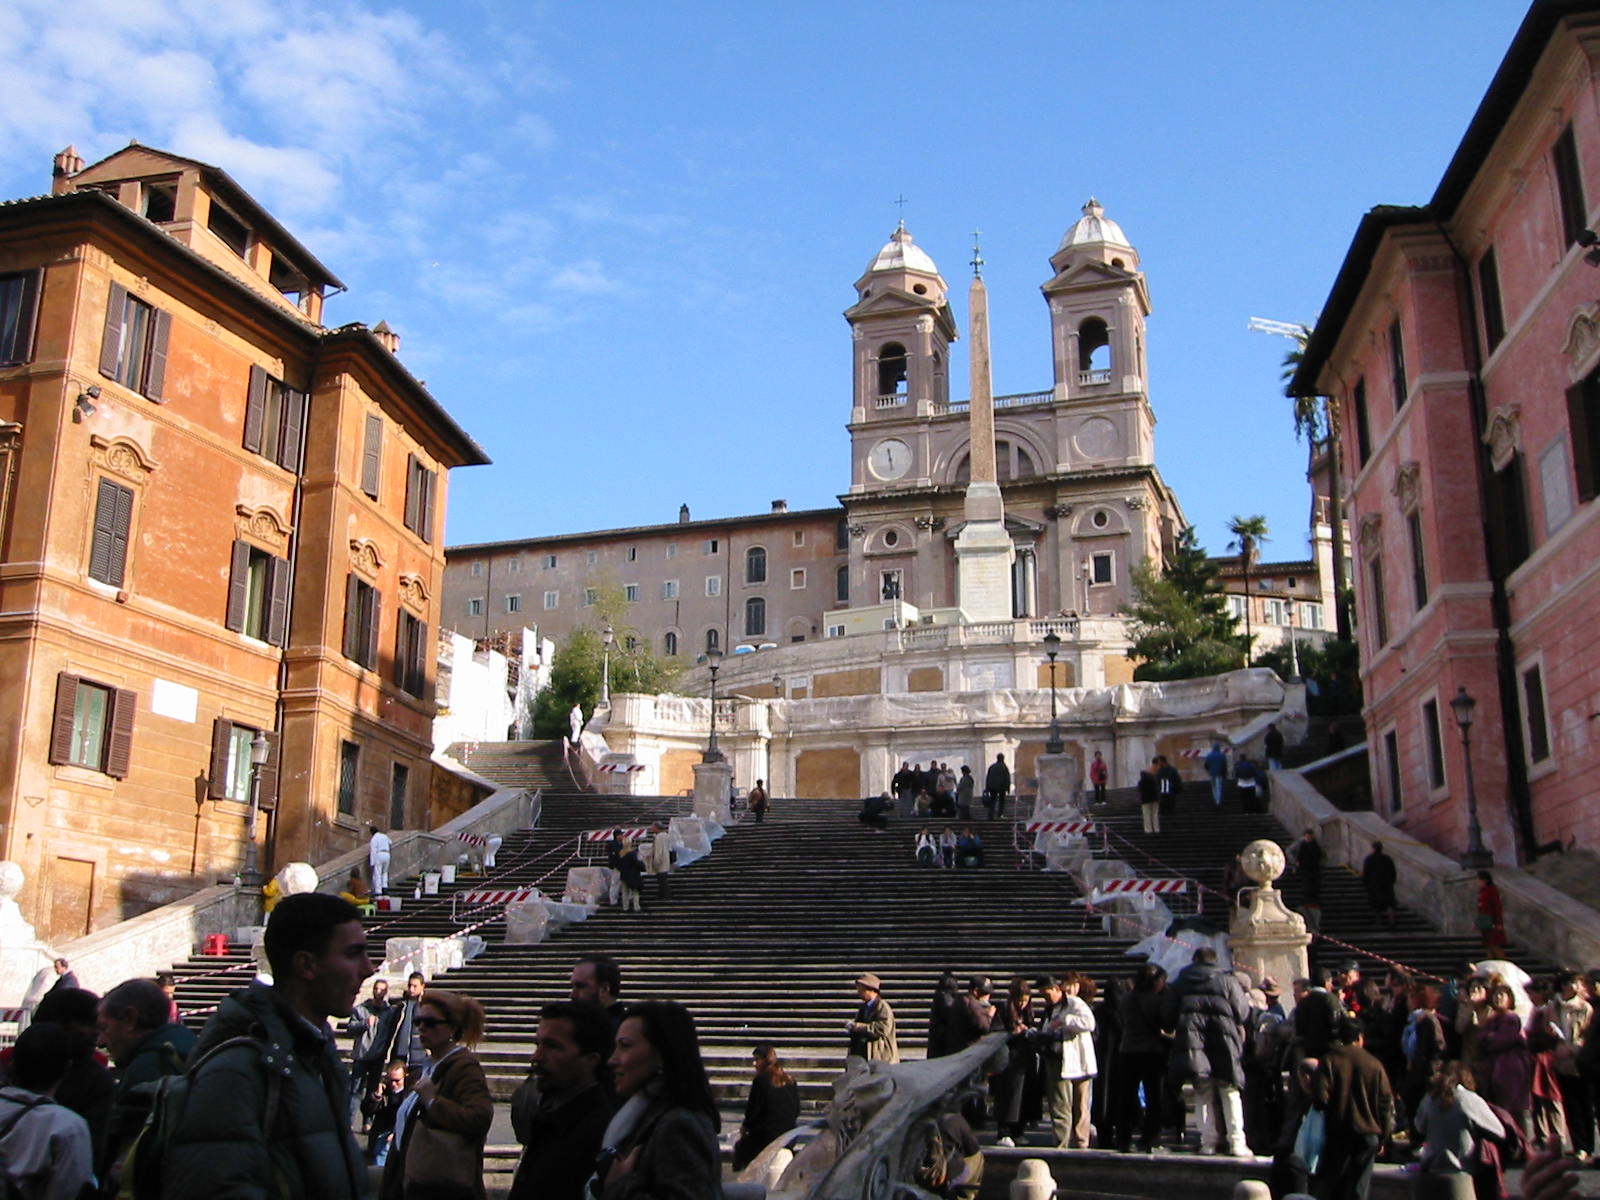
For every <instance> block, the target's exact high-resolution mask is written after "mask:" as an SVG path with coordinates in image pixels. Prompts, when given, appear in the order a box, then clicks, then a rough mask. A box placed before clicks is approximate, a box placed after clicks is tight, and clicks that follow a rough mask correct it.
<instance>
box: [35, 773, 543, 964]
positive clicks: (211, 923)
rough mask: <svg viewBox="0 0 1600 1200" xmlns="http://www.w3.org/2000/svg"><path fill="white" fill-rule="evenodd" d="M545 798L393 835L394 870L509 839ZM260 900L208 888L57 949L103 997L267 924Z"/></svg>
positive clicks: (344, 865) (323, 875)
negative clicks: (206, 945) (220, 936)
mask: <svg viewBox="0 0 1600 1200" xmlns="http://www.w3.org/2000/svg"><path fill="white" fill-rule="evenodd" d="M538 817H539V798H538V796H537V795H536V794H530V793H529V792H528V791H527V790H526V789H525V788H507V789H503V790H501V791H498V792H495V793H494V794H493V795H491V796H489V797H488V798H487V799H485V800H482V801H480V802H479V803H478V804H476V805H474V806H473V807H472V808H470V809H468V810H467V811H466V812H464V813H462V814H461V815H460V816H459V817H456V818H455V819H454V820H451V821H447V822H445V824H443V825H441V826H439V828H437V829H433V830H407V831H406V832H403V833H400V832H396V833H393V834H391V835H390V836H391V838H392V840H393V849H392V850H391V852H390V860H389V869H390V873H391V875H392V876H393V877H394V878H396V879H400V878H404V877H405V876H407V875H413V874H416V873H418V872H420V871H422V870H423V869H424V868H428V867H432V866H434V865H435V864H437V863H438V862H439V861H440V859H441V858H442V857H443V856H445V855H447V854H448V852H449V848H450V845H451V844H452V843H456V842H457V839H458V835H460V834H463V833H471V834H480V835H483V836H485V837H487V836H489V835H491V834H500V835H504V834H507V833H510V832H512V831H513V830H517V829H527V828H530V827H531V826H533V825H536V824H537V823H538ZM366 862H367V848H366V846H365V845H362V846H360V847H358V848H356V849H354V850H351V851H349V852H348V853H345V854H341V855H340V856H339V857H337V858H334V859H331V860H329V861H327V862H325V863H322V864H321V865H319V866H318V867H317V889H318V890H319V891H324V892H337V891H339V890H340V889H341V888H342V887H343V885H344V883H345V881H346V880H347V879H349V878H350V871H351V868H353V867H363V868H364V867H365V865H366ZM260 911H261V901H260V898H259V897H258V896H255V895H252V894H250V893H247V892H243V891H241V890H240V889H239V888H237V887H234V886H232V885H218V886H215V887H208V888H202V889H201V890H200V891H198V892H195V893H194V894H193V895H191V896H188V897H186V898H184V899H182V900H177V901H174V902H173V903H171V904H164V905H162V906H161V907H160V908H157V909H152V910H151V911H150V912H147V913H142V914H140V915H139V916H137V917H130V918H128V919H127V920H126V921H119V922H118V923H117V924H115V925H112V926H110V927H108V928H106V929H101V930H97V931H96V932H94V933H91V934H88V935H87V936H85V937H81V938H77V939H76V940H74V941H71V942H68V943H67V944H66V945H63V946H58V947H57V952H58V953H60V954H61V955H63V956H65V957H66V958H67V959H68V960H69V961H70V962H71V963H72V969H73V970H74V971H75V972H76V973H77V976H78V979H79V981H80V982H81V983H82V984H83V986H84V987H86V988H90V989H91V990H93V991H97V992H101V993H104V992H105V991H107V990H108V989H110V988H112V987H115V986H116V985H117V984H119V983H121V982H122V981H123V980H125V979H131V978H133V977H135V976H153V975H154V974H155V973H156V972H157V971H164V970H166V969H167V968H168V967H170V966H172V964H173V963H176V962H181V961H183V960H184V959H186V958H188V957H189V956H190V955H191V954H193V953H194V952H195V951H196V949H197V948H198V947H199V945H200V943H201V942H202V941H203V940H204V939H205V935H206V934H208V933H225V934H227V935H228V936H229V937H230V938H231V937H233V936H234V931H235V930H237V929H239V928H241V927H244V926H249V925H253V924H257V923H258V922H259V921H260V915H259V914H260Z"/></svg>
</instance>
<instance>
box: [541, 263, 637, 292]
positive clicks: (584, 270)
mask: <svg viewBox="0 0 1600 1200" xmlns="http://www.w3.org/2000/svg"><path fill="white" fill-rule="evenodd" d="M550 286H551V287H552V288H554V289H556V290H557V291H560V292H578V293H580V294H582V295H587V296H598V295H605V294H607V293H610V292H615V291H617V290H619V286H620V285H618V284H617V283H616V282H615V281H614V280H612V279H610V278H608V277H607V275H606V273H605V268H603V267H602V266H601V265H600V264H599V263H598V262H596V261H595V260H594V259H592V258H586V259H583V260H582V261H581V262H575V263H569V264H567V265H566V266H564V267H562V268H560V269H559V270H558V271H556V273H555V274H554V275H552V276H551V277H550Z"/></svg>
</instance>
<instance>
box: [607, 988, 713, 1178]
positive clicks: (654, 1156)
mask: <svg viewBox="0 0 1600 1200" xmlns="http://www.w3.org/2000/svg"><path fill="white" fill-rule="evenodd" d="M611 1075H612V1080H613V1083H614V1086H615V1087H616V1091H617V1098H618V1099H620V1100H621V1101H622V1107H621V1108H620V1109H618V1110H617V1115H616V1116H614V1117H613V1118H612V1119H611V1124H610V1125H609V1126H607V1127H606V1136H605V1141H604V1142H603V1143H602V1145H603V1149H602V1150H601V1151H600V1161H599V1162H598V1163H597V1164H596V1165H595V1174H594V1178H593V1179H591V1180H590V1182H589V1190H590V1193H591V1195H593V1196H595V1197H598V1198H599V1200H632V1198H635V1197H637V1198H640V1200H642V1198H644V1197H649V1198H650V1200H668V1198H669V1197H670V1198H676V1197H683V1198H684V1200H718V1198H719V1197H720V1196H721V1195H722V1158H721V1153H720V1149H719V1147H718V1145H717V1129H718V1128H719V1127H720V1126H721V1124H722V1122H721V1118H720V1117H719V1116H718V1114H717V1102H716V1100H715V1098H713V1096H712V1094H711V1082H710V1080H708V1079H707V1078H706V1068H705V1063H704V1062H702V1061H701V1059H700V1039H699V1037H698V1036H697V1035H696V1034H695V1028H694V1018H693V1017H691V1016H690V1015H689V1010H688V1009H686V1008H684V1007H683V1005H681V1004H679V1003H677V1002H676V1001H673V1000H651V1001H646V1002H645V1003H643V1004H635V1005H633V1006H631V1007H630V1008H629V1009H628V1011H627V1015H626V1016H624V1017H623V1020H622V1024H621V1026H619V1027H618V1029H617V1037H616V1048H615V1049H614V1050H613V1051H612V1054H611Z"/></svg>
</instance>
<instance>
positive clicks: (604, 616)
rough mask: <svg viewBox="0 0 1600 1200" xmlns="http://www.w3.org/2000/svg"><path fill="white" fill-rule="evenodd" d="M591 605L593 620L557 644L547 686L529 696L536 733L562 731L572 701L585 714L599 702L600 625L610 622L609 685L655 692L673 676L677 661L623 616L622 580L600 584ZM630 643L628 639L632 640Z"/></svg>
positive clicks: (602, 647)
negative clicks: (665, 655) (656, 648)
mask: <svg viewBox="0 0 1600 1200" xmlns="http://www.w3.org/2000/svg"><path fill="white" fill-rule="evenodd" d="M599 593H600V596H599V600H598V602H597V603H596V604H595V606H594V624H593V625H592V626H585V627H583V628H581V629H575V630H573V632H572V633H571V634H569V635H568V636H567V639H566V640H565V641H564V642H562V643H561V645H560V646H558V647H557V648H556V653H555V657H554V658H553V659H552V660H551V662H550V686H549V687H547V688H545V689H544V690H543V691H542V692H540V693H539V694H538V695H537V696H536V697H534V701H533V732H534V736H536V737H562V736H565V735H566V734H567V733H568V732H569V728H570V727H569V725H568V723H567V720H568V717H567V714H569V713H570V712H571V711H572V706H573V705H574V704H576V705H578V706H580V707H581V708H582V709H583V716H584V719H585V720H588V719H589V717H591V716H593V715H594V710H595V707H596V706H597V705H598V704H599V703H600V680H601V675H602V673H603V670H604V663H605V643H604V641H603V638H602V631H603V630H604V629H605V627H606V626H607V625H610V626H611V627H612V630H613V632H614V634H615V641H614V643H613V644H612V647H611V691H612V694H613V695H615V694H616V693H618V692H644V693H647V694H651V695H654V694H656V693H659V692H664V691H668V690H669V689H670V688H671V687H672V684H673V682H674V681H675V680H676V679H677V675H678V667H677V665H676V664H675V663H674V662H673V661H672V660H671V659H668V658H662V657H660V656H659V655H657V654H655V653H654V652H652V651H651V650H650V648H649V647H648V646H646V645H645V644H644V641H643V639H642V638H640V637H639V635H638V633H637V631H635V630H634V628H633V627H632V626H630V625H628V624H626V623H625V622H624V620H623V618H624V616H625V615H626V613H627V608H628V605H627V602H626V601H625V600H624V599H623V590H622V587H621V585H620V584H604V585H602V586H601V587H600V588H599ZM630 643H632V644H631V645H630Z"/></svg>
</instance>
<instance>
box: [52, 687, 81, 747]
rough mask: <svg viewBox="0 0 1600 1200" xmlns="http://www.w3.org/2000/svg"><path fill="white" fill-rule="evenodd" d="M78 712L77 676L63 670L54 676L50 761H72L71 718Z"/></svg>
mask: <svg viewBox="0 0 1600 1200" xmlns="http://www.w3.org/2000/svg"><path fill="white" fill-rule="evenodd" d="M77 712H78V677H77V676H76V675H69V674H67V672H65V671H63V672H61V674H59V675H57V676H56V712H55V720H54V721H53V722H52V723H51V725H50V761H51V762H53V763H70V762H71V761H72V719H73V717H75V716H76V715H77Z"/></svg>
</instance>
